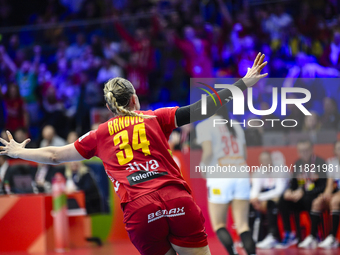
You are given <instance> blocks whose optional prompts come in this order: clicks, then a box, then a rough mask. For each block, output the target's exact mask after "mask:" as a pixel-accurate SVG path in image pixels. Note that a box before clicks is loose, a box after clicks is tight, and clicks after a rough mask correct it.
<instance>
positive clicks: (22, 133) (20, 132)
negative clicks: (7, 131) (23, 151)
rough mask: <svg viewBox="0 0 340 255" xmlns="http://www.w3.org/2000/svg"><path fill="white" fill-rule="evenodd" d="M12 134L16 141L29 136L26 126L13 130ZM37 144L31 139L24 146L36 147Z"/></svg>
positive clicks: (19, 141)
mask: <svg viewBox="0 0 340 255" xmlns="http://www.w3.org/2000/svg"><path fill="white" fill-rule="evenodd" d="M13 136H14V140H15V141H17V142H18V143H22V142H23V141H25V140H26V139H28V138H29V135H28V129H26V128H18V129H17V130H15V132H14V133H13ZM37 147H38V146H37V144H36V142H35V141H31V142H29V143H28V144H27V145H26V148H37Z"/></svg>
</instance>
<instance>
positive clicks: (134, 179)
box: [126, 171, 168, 186]
mask: <svg viewBox="0 0 340 255" xmlns="http://www.w3.org/2000/svg"><path fill="white" fill-rule="evenodd" d="M167 174H168V173H167V172H158V171H137V172H134V173H133V174H130V175H128V176H126V178H127V179H128V181H129V183H130V185H131V186H132V185H135V184H139V183H142V182H146V181H150V180H152V179H155V178H158V177H161V176H163V175H167Z"/></svg>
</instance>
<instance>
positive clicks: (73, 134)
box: [66, 131, 79, 144]
mask: <svg viewBox="0 0 340 255" xmlns="http://www.w3.org/2000/svg"><path fill="white" fill-rule="evenodd" d="M78 138H79V136H78V133H77V132H75V131H71V132H70V133H68V135H67V139H66V142H67V144H71V143H74V142H75V141H77V139H78Z"/></svg>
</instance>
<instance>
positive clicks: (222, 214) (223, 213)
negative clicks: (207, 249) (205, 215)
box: [208, 202, 229, 231]
mask: <svg viewBox="0 0 340 255" xmlns="http://www.w3.org/2000/svg"><path fill="white" fill-rule="evenodd" d="M208 207H209V216H210V222H211V225H212V228H213V230H214V231H217V230H218V229H220V228H222V227H225V226H226V217H227V212H228V207H229V205H228V204H214V203H211V202H208Z"/></svg>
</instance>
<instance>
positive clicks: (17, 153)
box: [0, 131, 84, 165]
mask: <svg viewBox="0 0 340 255" xmlns="http://www.w3.org/2000/svg"><path fill="white" fill-rule="evenodd" d="M7 136H8V140H9V141H6V140H4V139H2V138H0V142H1V143H2V144H3V145H4V146H0V155H7V156H9V157H11V158H21V159H24V160H29V161H33V162H37V163H42V164H50V165H58V164H61V163H63V162H71V161H80V160H84V158H83V157H82V156H81V155H80V154H79V152H78V151H77V150H76V148H75V147H74V144H69V145H66V146H62V147H52V146H50V147H45V148H39V149H26V148H25V146H26V144H28V143H29V142H30V139H27V140H25V141H24V142H22V143H17V142H16V141H14V139H13V136H12V135H11V133H10V132H9V131H7Z"/></svg>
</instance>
